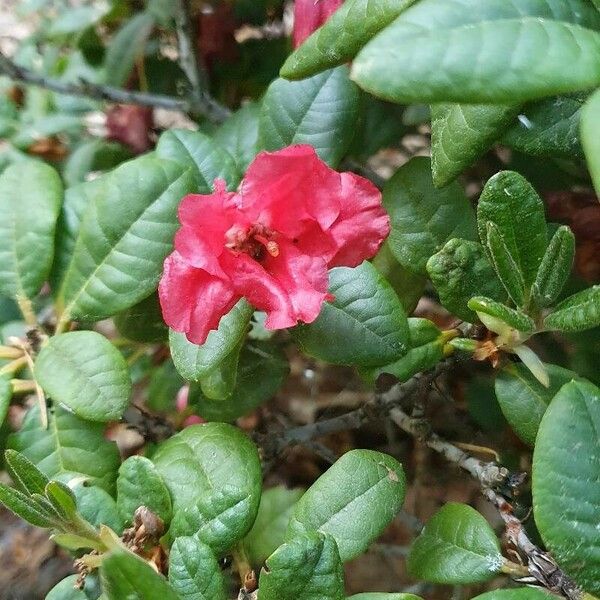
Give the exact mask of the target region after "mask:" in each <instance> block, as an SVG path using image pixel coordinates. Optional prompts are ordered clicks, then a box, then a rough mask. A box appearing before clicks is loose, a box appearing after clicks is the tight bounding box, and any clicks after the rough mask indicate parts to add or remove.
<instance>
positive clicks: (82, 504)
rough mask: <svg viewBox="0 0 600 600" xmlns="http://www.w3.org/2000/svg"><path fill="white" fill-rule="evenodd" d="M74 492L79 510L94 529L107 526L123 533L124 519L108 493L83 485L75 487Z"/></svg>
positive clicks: (93, 486)
mask: <svg viewBox="0 0 600 600" xmlns="http://www.w3.org/2000/svg"><path fill="white" fill-rule="evenodd" d="M73 492H74V493H75V496H76V497H77V510H78V512H79V514H80V515H81V516H82V517H83V518H84V519H85V520H86V521H88V522H89V523H91V524H92V525H93V526H94V527H100V525H106V526H107V527H110V528H111V529H112V530H113V531H114V532H116V533H117V534H120V533H121V532H122V531H123V519H122V518H121V516H120V514H119V511H118V510H117V503H116V502H115V501H114V499H113V497H112V496H111V495H110V494H109V493H108V492H106V491H105V490H103V489H102V488H100V487H96V486H95V485H92V486H88V485H84V484H83V483H78V484H77V485H75V487H74V488H73ZM88 544H89V542H88ZM88 547H89V546H88Z"/></svg>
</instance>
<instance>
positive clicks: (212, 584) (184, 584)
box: [169, 537, 228, 600]
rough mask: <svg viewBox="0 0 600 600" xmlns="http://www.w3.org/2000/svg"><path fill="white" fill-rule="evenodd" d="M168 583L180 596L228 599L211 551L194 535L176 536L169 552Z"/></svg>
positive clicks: (195, 599)
mask: <svg viewBox="0 0 600 600" xmlns="http://www.w3.org/2000/svg"><path fill="white" fill-rule="evenodd" d="M169 583H170V584H171V587H172V588H173V589H174V590H175V591H176V592H177V594H179V598H181V600H227V598H228V595H227V593H226V591H225V580H224V578H223V575H222V573H221V566H220V565H219V563H218V561H217V559H216V557H215V555H214V553H213V551H212V550H211V549H210V548H209V547H208V546H207V545H206V544H203V543H202V542H201V541H200V540H198V539H197V538H195V537H179V538H177V539H176V540H175V541H174V542H173V545H172V546H171V551H170V553H169Z"/></svg>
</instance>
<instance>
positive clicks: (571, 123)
mask: <svg viewBox="0 0 600 600" xmlns="http://www.w3.org/2000/svg"><path fill="white" fill-rule="evenodd" d="M584 102H585V95H583V94H577V95H575V96H559V97H558V98H545V99H543V100H540V101H539V102H534V103H533V104H528V105H526V106H525V107H524V108H523V109H522V110H521V111H520V114H519V118H518V120H517V122H516V123H515V124H514V125H513V126H512V127H511V128H510V129H509V130H508V131H507V132H506V133H505V134H504V137H503V138H502V143H503V144H505V145H507V146H509V147H511V148H513V149H514V150H518V151H519V152H523V153H524V154H532V155H533V156H556V157H559V158H561V157H562V158H569V159H572V158H574V157H580V156H581V155H582V150H581V143H580V141H579V121H580V117H581V108H582V106H583V103H584Z"/></svg>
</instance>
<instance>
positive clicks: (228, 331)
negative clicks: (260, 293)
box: [169, 299, 254, 381]
mask: <svg viewBox="0 0 600 600" xmlns="http://www.w3.org/2000/svg"><path fill="white" fill-rule="evenodd" d="M253 312H254V309H253V308H252V307H251V306H250V305H249V304H248V302H246V300H244V299H242V300H240V301H239V302H238V303H237V304H236V305H235V306H234V307H233V308H232V309H231V310H230V311H229V312H228V313H227V314H226V315H225V316H224V317H222V318H221V320H220V321H219V328H218V329H215V330H213V331H211V332H210V333H209V334H208V338H206V342H204V344H202V345H201V346H197V345H196V344H193V343H192V342H190V341H188V339H187V338H186V337H185V335H184V334H183V333H178V332H176V331H173V330H170V332H169V345H170V346H171V356H172V357H173V362H174V363H175V367H176V368H177V370H178V371H179V373H180V375H181V376H182V377H183V378H184V379H187V380H188V381H200V380H201V379H202V378H203V377H206V376H207V375H208V374H209V373H210V372H211V371H213V370H214V369H215V368H217V366H218V365H219V364H220V363H222V362H223V361H224V360H225V359H226V358H227V357H228V356H229V355H230V354H231V352H233V350H234V349H235V348H236V347H238V346H239V345H240V344H241V342H242V340H243V339H244V337H245V335H246V333H247V331H248V325H249V324H250V319H251V318H252V313H253Z"/></svg>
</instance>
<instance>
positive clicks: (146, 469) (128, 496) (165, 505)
mask: <svg viewBox="0 0 600 600" xmlns="http://www.w3.org/2000/svg"><path fill="white" fill-rule="evenodd" d="M140 506H145V507H146V508H149V509H150V510H151V511H152V512H153V513H154V514H155V515H157V516H159V517H160V518H161V519H162V521H163V523H164V524H165V525H168V523H169V522H170V521H171V515H172V507H171V496H170V494H169V490H168V489H167V486H166V485H165V484H164V482H163V480H162V478H161V476H160V475H159V474H158V472H157V470H156V467H155V466H154V463H153V462H152V461H151V460H148V459H147V458H145V457H144V456H130V457H129V458H128V459H127V460H126V461H124V462H123V464H122V465H121V466H120V467H119V476H118V477H117V508H118V509H119V513H120V514H121V517H122V518H123V519H124V520H125V522H126V523H127V524H131V523H132V521H133V515H134V513H135V511H136V510H137V509H138V508H139V507H140Z"/></svg>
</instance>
